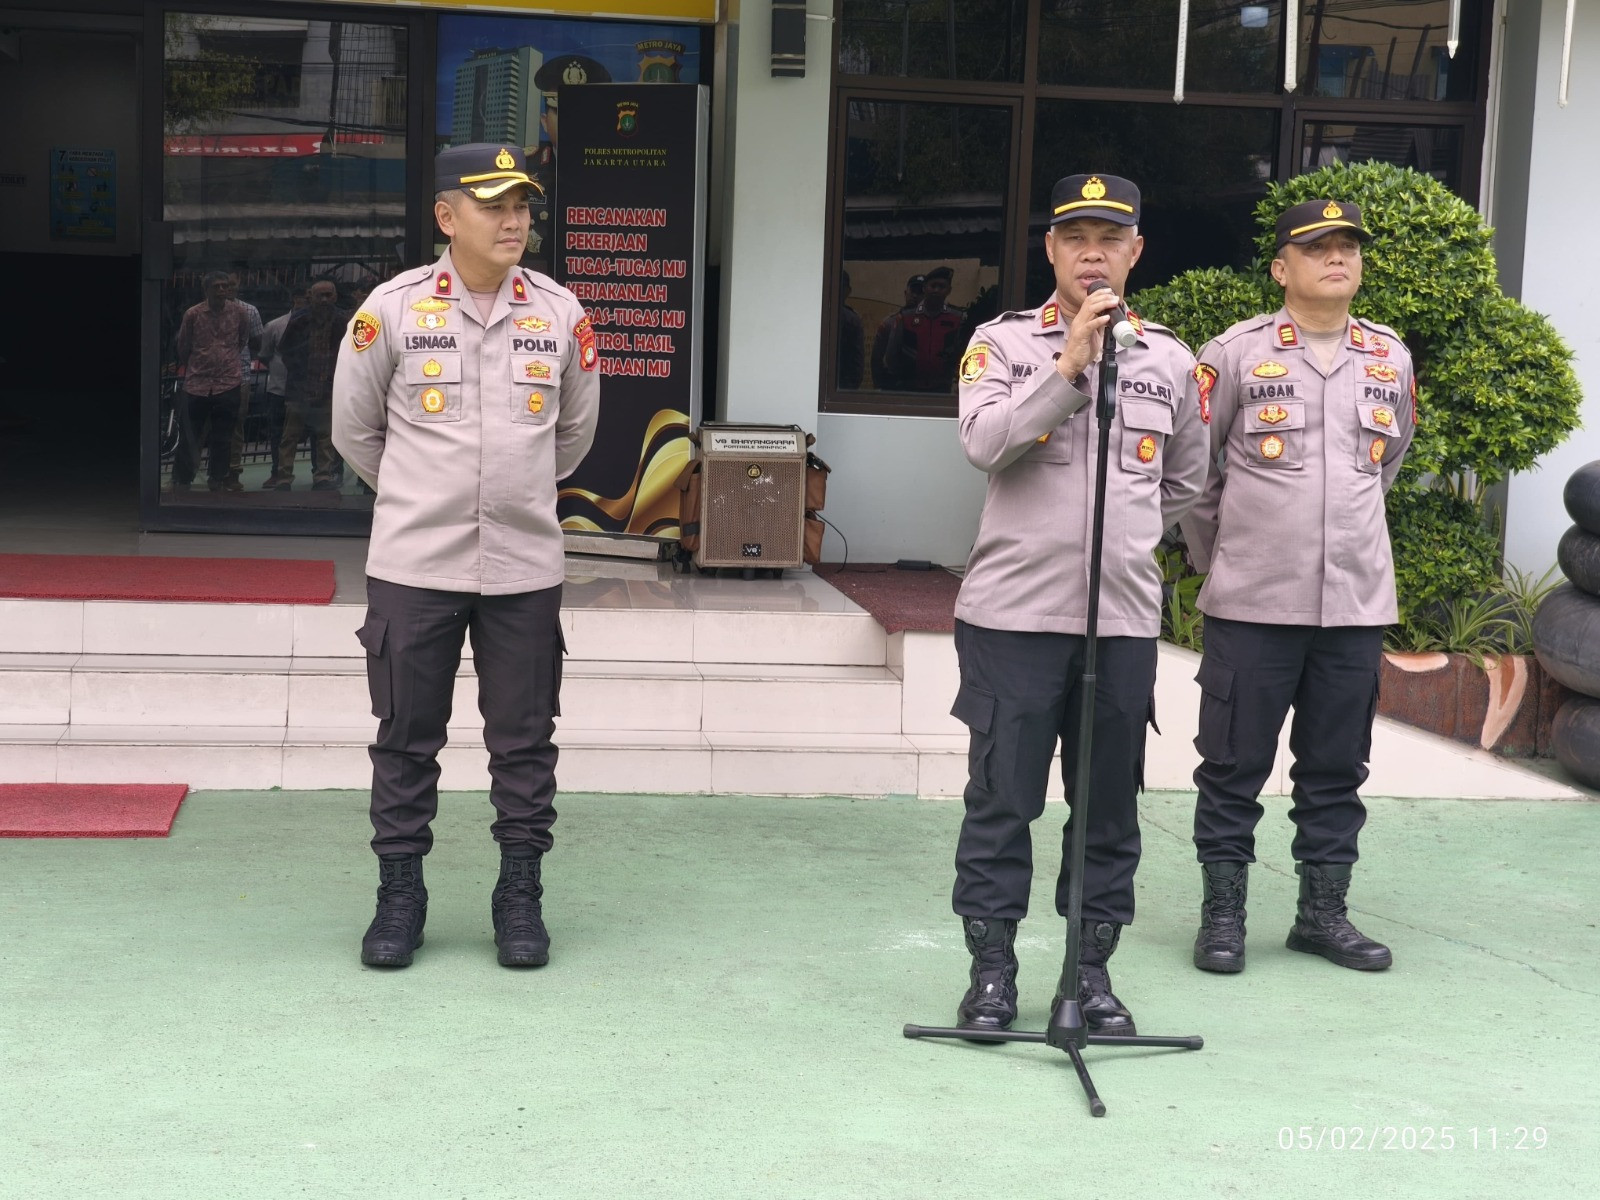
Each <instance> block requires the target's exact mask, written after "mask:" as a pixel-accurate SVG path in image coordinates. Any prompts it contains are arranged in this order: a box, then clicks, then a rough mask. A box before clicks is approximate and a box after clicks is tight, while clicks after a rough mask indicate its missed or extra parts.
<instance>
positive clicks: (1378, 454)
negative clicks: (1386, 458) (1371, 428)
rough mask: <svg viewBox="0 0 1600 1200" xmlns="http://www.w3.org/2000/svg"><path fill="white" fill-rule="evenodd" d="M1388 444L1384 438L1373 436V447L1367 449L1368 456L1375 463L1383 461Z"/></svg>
mask: <svg viewBox="0 0 1600 1200" xmlns="http://www.w3.org/2000/svg"><path fill="white" fill-rule="evenodd" d="M1388 444H1389V443H1387V442H1385V441H1384V440H1383V439H1382V438H1373V439H1372V449H1371V450H1368V451H1367V457H1368V458H1369V459H1371V460H1372V461H1373V462H1375V463H1378V462H1382V461H1383V452H1384V450H1385V448H1386V447H1387V446H1388Z"/></svg>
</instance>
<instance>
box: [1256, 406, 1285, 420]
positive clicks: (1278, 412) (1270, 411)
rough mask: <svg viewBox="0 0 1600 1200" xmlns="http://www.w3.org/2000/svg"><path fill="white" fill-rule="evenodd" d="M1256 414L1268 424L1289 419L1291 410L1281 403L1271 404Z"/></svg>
mask: <svg viewBox="0 0 1600 1200" xmlns="http://www.w3.org/2000/svg"><path fill="white" fill-rule="evenodd" d="M1256 416H1257V417H1259V418H1260V419H1261V420H1262V421H1265V422H1266V423H1267V424H1268V425H1276V424H1277V423H1278V422H1279V421H1287V420H1288V419H1289V410H1288V409H1286V408H1285V407H1284V406H1283V405H1281V404H1269V405H1267V406H1266V407H1265V408H1263V409H1262V410H1261V411H1260V412H1258V413H1257V414H1256Z"/></svg>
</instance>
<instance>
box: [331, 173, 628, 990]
mask: <svg viewBox="0 0 1600 1200" xmlns="http://www.w3.org/2000/svg"><path fill="white" fill-rule="evenodd" d="M435 175H436V192H437V199H436V202H435V204H434V217H435V219H436V220H437V222H438V225H439V228H440V229H441V230H442V231H443V232H444V234H445V235H446V236H447V237H448V238H449V239H450V247H449V249H448V250H447V251H446V252H445V254H444V256H443V257H442V258H440V259H439V261H438V262H436V263H434V264H433V265H432V266H428V267H421V268H418V269H417V270H414V271H408V272H406V273H404V274H402V275H400V276H398V277H397V278H395V279H393V280H391V281H390V282H389V283H386V284H384V285H382V286H381V287H378V288H377V289H375V290H374V291H373V292H372V294H371V295H370V296H368V297H367V299H366V301H365V303H364V305H363V307H362V309H361V311H360V312H358V313H357V314H356V315H355V317H354V318H353V319H352V320H351V322H350V327H349V331H348V334H347V336H346V337H345V339H344V340H343V342H342V343H341V345H340V350H339V362H338V367H337V370H336V372H335V376H334V390H333V440H334V444H335V445H336V446H337V447H338V449H339V453H340V454H342V455H344V458H345V461H346V462H348V463H349V464H350V465H351V466H352V467H353V468H355V470H356V473H357V474H359V475H360V476H361V478H362V479H363V480H365V481H366V483H367V484H368V486H370V487H371V488H373V489H374V490H375V491H376V492H377V499H376V501H375V504H374V508H373V517H372V540H371V544H370V548H369V550H368V555H367V577H368V578H367V618H366V623H365V624H364V625H362V627H361V630H360V632H359V634H358V637H359V638H360V640H361V644H362V646H364V647H365V648H366V652H367V681H368V687H369V690H370V692H371V695H372V712H373V715H374V716H375V717H377V718H378V722H379V724H378V737H377V741H376V742H374V743H373V745H372V748H371V756H372V766H373V772H372V813H371V815H372V827H373V830H374V836H373V839H372V848H373V851H374V852H375V853H376V854H377V855H378V874H379V887H378V905H377V913H376V915H375V917H374V918H373V921H372V925H371V927H370V928H369V929H368V930H367V933H366V936H365V938H364V939H363V941H362V944H361V961H362V962H364V963H367V964H368V965H371V966H390V967H404V966H408V965H410V963H411V961H412V955H413V954H414V952H415V951H416V948H417V947H418V946H420V945H422V928H423V922H424V920H425V918H426V916H427V904H428V893H427V889H426V888H425V887H424V885H423V879H422V859H423V856H424V855H426V854H427V853H428V850H429V848H430V847H431V846H432V844H433V835H432V833H431V832H430V829H429V825H430V823H431V822H432V820H433V817H434V815H435V813H436V812H437V810H438V803H439V794H438V783H439V762H438V753H439V751H440V750H441V749H442V748H443V746H444V744H445V725H446V723H447V722H448V721H449V719H450V709H451V704H450V702H451V694H452V691H453V688H454V685H455V678H456V671H457V669H458V668H459V666H460V662H461V647H462V640H463V638H464V637H466V636H468V635H470V637H471V639H472V649H473V654H474V659H475V667H476V670H477V675H478V707H479V709H480V711H481V712H482V713H483V721H484V726H483V740H484V744H485V745H486V746H487V747H488V751H489V773H490V775H491V777H492V783H491V785H490V789H489V798H490V800H491V801H492V802H493V804H494V807H495V812H496V813H497V814H498V818H497V819H496V820H495V822H494V824H493V825H492V826H491V832H492V834H493V836H494V839H495V841H496V842H498V843H499V845H500V856H501V857H500V878H499V881H498V882H497V884H496V885H495V888H494V892H493V895H492V897H491V913H492V916H493V921H494V932H495V944H496V945H497V946H498V947H499V955H498V957H499V961H500V963H501V964H502V965H504V966H539V965H542V964H544V963H545V962H546V961H548V958H549V948H550V938H549V934H548V933H547V931H546V929H545V926H544V922H543V916H542V910H541V903H540V901H541V897H542V895H543V888H542V884H541V877H540V863H541V859H542V856H543V854H544V852H545V851H547V850H548V849H549V848H550V845H551V835H550V827H551V825H552V824H553V823H554V822H555V817H556V811H555V807H554V804H553V801H554V798H555V790H556V779H555V766H556V747H555V746H554V745H553V744H552V742H551V737H552V735H553V734H554V732H555V717H556V715H557V714H558V713H559V712H560V706H559V693H560V688H561V655H562V652H563V649H564V647H563V644H562V638H561V626H560V624H559V613H560V608H561V584H562V581H563V579H564V577H565V570H564V557H563V550H562V533H561V526H560V524H559V522H558V520H557V518H556V483H557V481H558V480H560V479H562V478H564V477H566V476H567V475H570V474H571V473H572V471H573V470H574V469H575V468H576V467H577V466H578V464H579V462H581V461H582V459H583V456H584V455H585V454H586V453H587V452H588V450H589V446H590V444H591V443H592V442H593V441H594V433H595V423H596V420H597V418H598V415H599V404H600V377H599V374H598V373H597V369H596V368H597V367H598V365H599V361H598V356H597V353H596V348H595V336H594V333H593V331H592V330H591V328H590V325H589V319H588V317H587V315H586V314H585V312H584V309H583V306H582V305H581V304H579V302H578V300H577V298H576V297H574V296H573V295H572V293H571V292H569V291H567V290H566V289H565V288H563V287H561V286H559V285H558V284H556V283H555V282H553V281H552V280H550V279H549V278H547V277H546V276H544V275H540V274H538V273H537V272H533V271H528V270H524V269H522V268H519V267H518V266H517V262H518V259H519V258H520V257H521V255H522V252H523V248H524V246H525V245H526V243H527V239H528V223H529V201H530V196H531V195H533V194H535V193H537V190H538V188H537V185H536V184H535V183H534V181H533V179H532V178H531V177H530V176H529V174H528V169H527V162H526V159H525V158H524V156H523V152H522V150H521V149H520V148H519V147H516V146H510V147H507V146H501V145H495V144H473V145H464V146H455V147H452V148H450V149H448V150H445V151H443V152H442V153H441V154H440V155H439V156H438V158H437V160H436V163H435Z"/></svg>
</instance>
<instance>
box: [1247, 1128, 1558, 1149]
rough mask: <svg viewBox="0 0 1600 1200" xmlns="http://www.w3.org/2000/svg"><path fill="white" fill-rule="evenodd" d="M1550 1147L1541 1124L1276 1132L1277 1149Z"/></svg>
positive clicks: (1284, 1130)
mask: <svg viewBox="0 0 1600 1200" xmlns="http://www.w3.org/2000/svg"><path fill="white" fill-rule="evenodd" d="M1549 1144H1550V1135H1549V1133H1548V1131H1546V1129H1545V1128H1544V1126H1542V1125H1509V1126H1505V1125H1299V1126H1294V1125H1285V1126H1283V1127H1282V1128H1280V1129H1279V1130H1278V1149H1280V1150H1334V1151H1353V1152H1356V1153H1362V1154H1365V1153H1368V1152H1375V1153H1380V1154H1381V1153H1383V1152H1385V1151H1394V1150H1422V1151H1429V1150H1431V1151H1436V1152H1437V1151H1451V1150H1466V1151H1469V1152H1470V1151H1475V1150H1476V1151H1485V1150H1487V1151H1497V1150H1509V1151H1513V1152H1514V1151H1519V1150H1543V1149H1545V1148H1546V1147H1547V1146H1548V1145H1549Z"/></svg>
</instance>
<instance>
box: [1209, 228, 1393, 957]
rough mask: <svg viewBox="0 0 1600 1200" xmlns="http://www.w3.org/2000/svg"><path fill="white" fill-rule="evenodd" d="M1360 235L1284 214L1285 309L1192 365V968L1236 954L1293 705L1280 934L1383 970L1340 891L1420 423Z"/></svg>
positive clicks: (1352, 844)
mask: <svg viewBox="0 0 1600 1200" xmlns="http://www.w3.org/2000/svg"><path fill="white" fill-rule="evenodd" d="M1368 239H1369V234H1368V233H1367V231H1366V230H1365V229H1363V228H1362V225H1361V211H1360V209H1359V208H1358V207H1357V206H1356V205H1354V204H1348V203H1345V202H1343V201H1334V200H1312V201H1307V202H1306V203H1304V204H1298V205H1295V206H1294V207H1293V208H1291V209H1289V210H1288V211H1287V212H1285V213H1284V214H1283V216H1281V217H1280V218H1279V219H1278V225H1277V257H1276V258H1274V259H1273V262H1272V277H1273V278H1274V279H1275V280H1277V282H1278V284H1279V285H1280V286H1281V287H1282V288H1283V289H1284V306H1283V307H1282V308H1281V309H1279V310H1278V311H1277V312H1276V313H1273V314H1272V315H1271V316H1258V317H1254V318H1252V319H1251V320H1248V321H1241V322H1240V323H1239V324H1237V325H1235V326H1233V327H1232V328H1231V329H1229V330H1228V331H1227V332H1226V333H1224V334H1223V335H1222V336H1221V337H1219V338H1217V339H1216V340H1215V341H1213V342H1211V343H1210V344H1209V345H1207V346H1206V347H1205V348H1204V349H1203V350H1202V351H1201V352H1200V358H1199V364H1198V365H1197V366H1196V367H1195V378H1196V381H1197V383H1198V384H1199V401H1200V406H1201V415H1202V419H1203V420H1205V421H1206V422H1207V424H1208V425H1209V427H1210V433H1211V448H1212V452H1213V454H1214V455H1218V454H1220V456H1221V460H1222V461H1221V467H1220V469H1216V468H1214V469H1213V471H1212V474H1211V477H1210V479H1209V480H1208V481H1207V486H1206V492H1205V495H1204V496H1203V497H1202V499H1201V501H1200V503H1199V504H1197V505H1196V506H1195V508H1194V511H1193V512H1192V513H1191V514H1190V515H1189V518H1188V520H1187V521H1186V522H1185V524H1184V532H1185V535H1186V537H1187V540H1188V543H1189V548H1190V552H1191V556H1192V558H1193V561H1194V565H1195V567H1196V568H1197V569H1199V570H1201V571H1206V572H1209V574H1208V575H1207V578H1206V582H1205V586H1204V587H1203V588H1202V589H1201V592H1200V600H1199V605H1200V609H1201V611H1203V612H1204V613H1205V614H1206V623H1205V655H1204V657H1203V658H1202V660H1201V663H1200V674H1199V676H1198V680H1199V683H1200V686H1201V689H1202V697H1201V707H1200V730H1199V736H1198V737H1196V738H1195V748H1196V749H1197V750H1199V752H1200V754H1201V756H1202V757H1203V758H1204V759H1205V761H1204V763H1202V764H1201V766H1200V767H1199V768H1198V769H1197V770H1196V771H1195V775H1194V779H1195V786H1196V787H1197V788H1198V789H1199V798H1198V801H1197V803H1196V807H1195V818H1194V841H1195V846H1196V847H1197V849H1198V852H1199V859H1200V866H1201V874H1202V880H1203V888H1204V893H1203V901H1202V905H1201V916H1200V932H1199V935H1198V936H1197V937H1196V939H1195V946H1194V962H1195V966H1197V967H1199V968H1201V969H1202V970H1206V971H1220V972H1225V973H1231V972H1235V971H1241V970H1243V969H1244V945H1245V899H1246V893H1247V876H1248V870H1249V867H1248V864H1249V863H1251V862H1253V861H1254V860H1255V834H1254V831H1255V827H1256V822H1257V821H1259V820H1260V818H1261V813H1262V808H1261V804H1260V803H1259V802H1258V800H1257V796H1258V795H1259V793H1260V791H1261V786H1262V784H1263V783H1265V782H1266V778H1267V775H1268V773H1269V772H1270V771H1271V769H1272V762H1273V758H1274V755H1275V754H1276V751H1277V746H1278V733H1279V731H1280V730H1281V729H1282V728H1283V722H1284V718H1285V716H1286V715H1287V714H1288V711H1289V708H1290V706H1291V705H1293V707H1294V713H1295V716H1294V724H1293V725H1292V727H1291V729H1290V733H1289V749H1290V752H1291V753H1292V754H1293V756H1294V765H1293V766H1292V767H1291V768H1290V770H1289V775H1290V778H1291V779H1293V781H1294V804H1293V807H1292V808H1291V809H1290V813H1289V815H1290V817H1291V819H1292V820H1293V821H1294V824H1295V830H1296V832H1295V837H1294V843H1293V847H1292V849H1293V852H1294V857H1295V859H1296V862H1297V864H1298V865H1297V866H1296V868H1295V869H1296V871H1297V872H1298V873H1299V876H1300V901H1299V913H1298V917H1297V920H1296V921H1295V924H1294V927H1293V929H1292V930H1291V932H1290V934H1289V948H1290V949H1291V950H1302V951H1305V952H1307V953H1310V954H1320V955H1322V956H1323V957H1324V958H1326V959H1328V960H1329V961H1331V962H1335V963H1338V964H1339V965H1340V966H1344V967H1353V968H1355V969H1356V970H1362V971H1376V970H1382V969H1383V968H1384V967H1387V966H1389V964H1390V962H1391V957H1390V953H1389V950H1388V948H1387V947H1386V946H1382V945H1380V944H1379V943H1377V942H1375V941H1373V940H1371V939H1370V938H1367V937H1365V936H1363V935H1362V933H1361V932H1360V931H1359V930H1357V929H1356V928H1355V927H1354V926H1353V925H1351V923H1350V921H1349V918H1348V915H1347V912H1346V908H1345V893H1346V891H1347V889H1348V888H1349V886H1350V869H1351V864H1352V863H1354V862H1355V861H1356V835H1357V834H1358V833H1359V832H1360V829H1361V826H1362V824H1363V823H1364V822H1365V821H1366V809H1365V808H1364V807H1363V806H1362V803H1361V798H1360V797H1359V796H1358V795H1357V789H1358V788H1359V787H1360V786H1361V785H1362V784H1363V783H1364V782H1365V781H1366V778H1367V768H1366V761H1367V758H1368V756H1369V754H1370V752H1371V749H1372V720H1373V717H1374V715H1375V713H1376V711H1377V703H1378V666H1379V656H1380V654H1381V653H1382V648H1383V627H1384V626H1385V625H1387V624H1389V623H1390V622H1392V621H1394V620H1396V618H1397V616H1398V611H1397V608H1396V603H1395V584H1394V563H1393V560H1392V558H1391V556H1390V549H1389V531H1388V527H1387V525H1386V524H1385V522H1384V501H1383V497H1384V493H1385V492H1386V491H1387V490H1388V488H1389V485H1390V484H1392V483H1393V482H1394V478H1395V475H1396V473H1398V471H1399V470H1400V462H1401V459H1403V458H1404V457H1405V453H1406V449H1407V447H1408V446H1409V445H1410V444H1411V435H1412V432H1413V430H1414V429H1415V426H1416V406H1415V398H1416V382H1415V378H1414V376H1413V374H1412V368H1411V355H1410V354H1409V353H1408V352H1407V350H1406V347H1405V345H1404V343H1402V342H1401V340H1400V338H1399V336H1398V335H1397V334H1396V333H1395V332H1394V330H1392V329H1389V328H1387V327H1386V326H1383V325H1375V324H1373V323H1372V322H1370V321H1365V320H1362V319H1361V318H1359V317H1357V318H1352V317H1351V316H1350V302H1351V300H1352V299H1354V297H1355V295H1356V291H1357V289H1359V288H1360V286H1361V247H1362V244H1363V243H1365V242H1366V241H1368Z"/></svg>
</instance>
